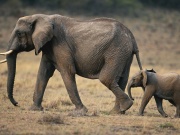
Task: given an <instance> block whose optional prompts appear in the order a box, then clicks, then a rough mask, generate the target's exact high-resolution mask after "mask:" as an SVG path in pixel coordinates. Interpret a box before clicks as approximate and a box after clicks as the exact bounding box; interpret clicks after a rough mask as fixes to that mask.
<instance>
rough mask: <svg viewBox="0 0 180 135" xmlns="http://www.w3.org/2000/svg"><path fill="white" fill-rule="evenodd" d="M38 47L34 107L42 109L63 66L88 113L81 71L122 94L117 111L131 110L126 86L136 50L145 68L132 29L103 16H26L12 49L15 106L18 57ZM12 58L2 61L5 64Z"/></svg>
mask: <svg viewBox="0 0 180 135" xmlns="http://www.w3.org/2000/svg"><path fill="white" fill-rule="evenodd" d="M33 49H35V54H36V55H38V54H39V53H40V52H41V51H42V59H41V63H40V67H39V71H38V75H37V81H36V87H35V92H34V96H33V101H34V103H33V105H32V109H33V110H42V109H43V108H42V106H41V103H42V99H43V95H44V91H45V88H46V85H47V82H48V80H49V78H50V77H51V76H52V75H53V73H54V71H55V69H57V70H58V71H59V72H60V73H61V75H62V78H63V81H64V84H65V86H66V89H67V91H68V94H69V97H70V99H71V101H72V103H73V104H74V105H75V106H76V110H77V111H79V110H80V111H82V110H84V111H87V109H86V107H85V106H84V105H83V103H82V102H81V99H80V97H79V94H78V91H77V87H76V81H75V74H78V75H80V76H82V77H86V78H91V79H99V80H100V81H101V83H103V84H104V85H105V86H106V87H107V88H109V89H110V90H111V91H112V92H113V93H114V95H115V96H116V102H115V106H114V108H113V110H112V112H115V113H119V112H121V111H125V110H127V109H129V108H130V107H131V105H132V104H133V102H132V100H130V99H129V97H128V96H127V94H125V93H124V89H125V87H126V84H127V80H128V76H129V70H130V66H131V63H132V59H133V54H136V56H137V61H138V64H139V67H140V69H142V67H141V63H140V60H139V54H138V47H137V44H136V41H135V39H134V37H133V35H132V33H131V32H130V30H129V29H127V28H126V27H125V26H124V25H122V24H121V23H120V22H118V21H116V20H113V19H108V18H97V19H94V20H89V21H77V20H75V19H73V18H69V17H65V16H61V15H43V14H35V15H32V16H25V17H22V18H20V19H19V20H18V21H17V23H16V26H15V28H14V30H13V32H12V35H11V39H10V42H9V46H8V49H7V52H5V53H1V54H4V55H7V56H6V58H7V65H8V81H7V92H8V97H9V99H10V101H11V102H12V104H13V105H15V106H16V105H17V104H18V103H17V102H16V101H15V100H14V98H13V85H14V78H15V72H16V56H17V54H18V53H20V52H22V51H27V52H28V51H31V50H33ZM5 61H6V60H4V61H2V62H5Z"/></svg>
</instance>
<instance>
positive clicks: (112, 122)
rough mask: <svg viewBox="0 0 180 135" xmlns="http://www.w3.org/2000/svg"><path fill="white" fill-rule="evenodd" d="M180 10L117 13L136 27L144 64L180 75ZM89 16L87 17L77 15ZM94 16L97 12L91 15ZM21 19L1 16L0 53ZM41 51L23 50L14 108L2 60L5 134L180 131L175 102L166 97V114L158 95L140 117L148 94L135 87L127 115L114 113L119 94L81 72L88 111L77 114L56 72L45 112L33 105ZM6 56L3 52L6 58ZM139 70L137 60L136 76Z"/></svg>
mask: <svg viewBox="0 0 180 135" xmlns="http://www.w3.org/2000/svg"><path fill="white" fill-rule="evenodd" d="M179 16H180V14H179V13H178V12H173V13H172V12H171V13H170V12H163V13H158V12H157V11H154V12H153V14H150V15H149V16H148V17H144V18H138V19H130V18H119V17H117V16H113V18H116V19H118V20H120V21H121V22H123V23H124V24H125V25H126V26H127V27H129V28H130V29H131V31H132V32H133V34H134V36H135V37H136V40H137V43H138V45H139V49H140V57H141V60H142V64H143V67H144V68H148V69H149V68H154V69H155V70H156V71H157V72H159V73H165V72H170V71H172V72H177V73H179V74H180V62H179V59H180V47H179V43H180V39H179V37H180V25H179V22H180V18H179ZM77 18H83V17H77ZM90 18H93V17H90ZM16 20H17V18H14V17H6V18H5V17H0V26H1V28H2V29H0V44H1V45H0V52H2V51H4V50H5V46H6V44H7V43H8V38H9V36H10V33H11V31H12V29H13V27H14V25H15V21H16ZM40 57H41V56H40V55H39V56H35V55H34V52H33V51H32V52H30V53H21V54H19V56H18V60H17V74H16V81H15V86H14V97H15V99H16V100H17V101H18V102H19V106H18V107H14V106H13V105H12V104H11V103H10V101H9V100H8V98H7V93H6V79H7V66H6V64H1V65H0V134H2V135H3V134H76V135H77V134H83V135H86V134H87V135H88V134H97V135H100V134H102V135H104V134H107V135H112V134H114V135H116V134H138V135H139V134H162V135H164V134H167V135H169V134H174V135H177V134H180V119H175V118H174V117H173V116H174V114H175V107H174V106H172V105H170V104H169V103H168V102H167V101H164V104H163V107H164V110H165V112H167V114H168V115H169V117H168V118H162V117H161V115H160V114H159V113H158V111H157V109H156V105H155V101H154V99H153V98H152V99H151V101H150V103H149V104H148V105H147V107H146V109H145V114H144V115H145V116H143V117H141V116H137V113H138V109H139V107H140V102H141V99H142V96H143V92H142V90H141V88H137V89H133V90H132V95H133V96H134V97H135V101H134V105H133V106H132V107H131V108H130V109H129V110H128V111H127V112H126V114H125V115H110V114H109V111H110V110H111V109H112V107H113V105H114V100H115V98H114V95H113V94H112V92H111V91H109V90H108V89H107V88H106V87H104V86H103V85H102V84H101V83H100V82H99V81H98V80H90V79H84V78H81V77H79V76H77V85H78V89H79V94H80V97H81V99H82V101H83V103H84V104H85V105H86V107H87V108H88V109H89V112H88V113H87V116H80V117H73V116H69V115H68V114H69V113H70V112H71V111H72V110H73V109H74V106H73V105H72V103H71V101H70V99H69V97H68V94H67V92H66V90H65V87H64V84H63V81H62V78H61V76H60V74H59V73H58V72H57V71H56V72H55V74H54V76H53V77H52V78H51V79H50V81H49V83H48V86H47V88H46V92H45V95H44V99H43V106H44V111H43V112H36V111H29V110H28V109H29V107H30V106H31V104H32V97H33V91H34V86H35V81H36V75H37V70H38V66H39V61H40ZM3 58H4V57H2V56H0V60H2V59H3ZM138 70H139V69H138V67H137V62H136V60H135V59H134V61H133V64H132V67H131V74H130V76H132V75H133V74H134V73H135V72H137V71H138Z"/></svg>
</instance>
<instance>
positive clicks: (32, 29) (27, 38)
mask: <svg viewBox="0 0 180 135" xmlns="http://www.w3.org/2000/svg"><path fill="white" fill-rule="evenodd" d="M52 37H53V23H52V22H51V20H50V18H49V17H48V16H46V15H41V14H38V15H32V16H26V17H22V18H20V19H19V20H18V21H17V23H16V26H15V28H14V30H13V32H12V34H11V37H10V41H9V45H8V49H7V52H5V53H0V54H1V55H6V59H5V60H3V61H1V62H0V63H3V62H6V61H7V66H8V80H7V92H8V97H9V99H10V101H11V103H12V104H13V105H15V106H16V105H17V104H18V103H17V102H16V101H15V100H14V98H13V86H14V79H15V73H16V57H17V54H18V53H20V52H23V51H26V52H28V51H31V50H33V49H35V54H36V55H37V54H38V53H39V52H40V51H41V49H42V47H43V46H44V45H45V44H46V43H47V42H48V41H50V40H51V39H52Z"/></svg>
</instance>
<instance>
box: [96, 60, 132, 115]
mask: <svg viewBox="0 0 180 135" xmlns="http://www.w3.org/2000/svg"><path fill="white" fill-rule="evenodd" d="M121 64H122V65H123V61H122V63H121ZM116 65H117V64H116V63H115V65H114V66H113V63H111V64H106V65H105V66H104V67H103V70H102V71H101V72H100V75H99V80H100V81H101V83H102V84H104V85H105V86H106V87H108V88H109V89H110V90H111V91H112V92H113V94H114V95H115V97H116V102H115V106H114V108H113V109H112V111H111V112H113V113H119V112H123V111H126V110H127V109H129V108H130V107H131V106H132V104H133V102H132V100H130V99H129V97H128V96H127V94H125V93H124V91H123V90H122V89H121V88H120V87H119V85H118V81H119V77H118V76H121V74H122V71H123V68H124V66H121V67H117V66H116ZM119 107H120V109H119Z"/></svg>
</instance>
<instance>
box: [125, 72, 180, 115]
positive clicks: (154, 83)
mask: <svg viewBox="0 0 180 135" xmlns="http://www.w3.org/2000/svg"><path fill="white" fill-rule="evenodd" d="M133 87H142V89H143V90H144V96H143V99H142V102H141V107H140V109H139V115H143V112H144V109H145V107H146V105H147V104H148V102H149V100H150V99H151V97H152V96H154V98H155V101H156V105H157V109H158V111H159V113H160V114H161V115H162V116H163V117H168V115H167V114H166V113H165V112H164V110H163V107H162V100H163V99H166V100H168V101H169V102H170V103H171V104H173V105H174V106H176V115H175V117H178V118H179V117H180V75H178V74H176V73H166V74H163V75H160V74H157V73H155V72H153V71H152V70H149V71H147V70H144V71H143V70H142V71H139V72H138V73H136V74H135V75H134V76H133V77H132V78H131V79H130V81H129V83H128V87H127V89H128V94H129V96H130V98H131V99H132V100H134V99H133V98H132V95H131V88H133Z"/></svg>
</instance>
